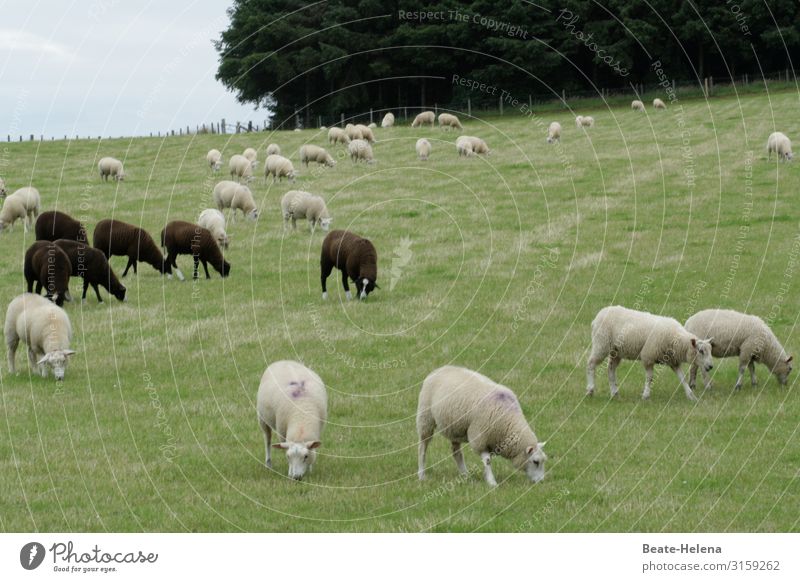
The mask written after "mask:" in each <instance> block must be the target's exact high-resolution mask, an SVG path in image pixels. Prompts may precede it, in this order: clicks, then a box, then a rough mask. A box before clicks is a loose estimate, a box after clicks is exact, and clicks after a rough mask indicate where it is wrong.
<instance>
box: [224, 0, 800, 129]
mask: <svg viewBox="0 0 800 582" xmlns="http://www.w3.org/2000/svg"><path fill="white" fill-rule="evenodd" d="M228 14H229V17H230V24H229V26H228V28H227V29H226V30H224V31H222V33H221V35H220V37H219V39H217V40H215V47H216V50H217V52H218V53H219V67H218V70H217V75H216V77H217V79H218V80H219V81H221V82H222V83H223V84H224V85H225V86H226V87H227V88H228V89H230V90H232V91H233V92H234V93H235V94H236V96H237V98H238V99H239V101H241V102H242V103H251V104H253V105H255V106H256V107H261V108H266V109H267V110H269V111H271V112H273V113H274V116H275V120H276V121H277V123H278V124H288V125H292V126H293V125H294V124H295V120H296V119H297V118H299V119H300V120H301V122H304V123H305V124H306V125H307V124H309V123H310V121H311V120H312V119H316V116H317V115H324V116H330V115H338V114H339V113H340V112H349V113H361V112H364V111H366V110H368V109H369V108H374V109H381V108H394V109H396V108H398V107H403V106H407V107H419V106H431V105H433V104H434V103H438V104H439V105H440V106H446V105H447V104H448V103H463V102H464V101H465V100H466V98H467V97H470V99H471V100H472V102H473V103H475V104H476V105H480V104H481V103H482V102H489V101H494V102H496V94H497V92H498V91H506V92H510V93H513V94H516V95H519V96H523V95H527V94H535V95H542V94H545V95H546V94H548V93H552V95H553V97H554V98H555V97H557V96H558V95H559V94H560V93H561V90H562V89H565V90H569V91H577V90H586V91H591V90H592V89H594V88H597V87H626V86H628V85H629V84H640V83H644V84H652V83H654V82H655V81H656V79H655V78H654V74H653V63H655V62H659V63H660V68H661V69H662V70H663V71H665V72H666V73H667V75H668V76H669V77H671V78H672V79H676V80H687V79H697V80H698V82H701V81H702V79H703V78H704V77H705V76H717V77H731V76H741V75H743V74H749V75H751V76H755V77H758V76H759V75H760V74H761V73H762V72H773V71H778V70H784V69H792V58H791V57H792V56H793V55H794V56H798V49H799V48H800V3H798V2H797V1H796V0H559V1H558V2H556V1H555V0H536V1H535V2H533V1H527V0H508V1H504V2H494V1H491V0H473V1H469V0H466V1H463V2H461V1H455V0H443V1H437V2H425V1H421V0H407V1H403V2H400V1H393V0H389V1H383V0H327V1H325V0H323V1H317V2H297V1H292V0H235V1H234V3H233V5H232V6H231V8H230V9H229V11H228ZM459 79H460V80H462V81H461V82H458V80H459ZM465 79H466V80H467V81H466V82H465V81H463V80H465ZM490 89H491V90H490ZM492 90H494V94H493V93H492Z"/></svg>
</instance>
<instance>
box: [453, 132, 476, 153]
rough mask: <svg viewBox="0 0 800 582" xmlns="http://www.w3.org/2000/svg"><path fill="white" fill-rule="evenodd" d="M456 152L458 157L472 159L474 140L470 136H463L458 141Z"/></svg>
mask: <svg viewBox="0 0 800 582" xmlns="http://www.w3.org/2000/svg"><path fill="white" fill-rule="evenodd" d="M456 151H457V152H458V157H461V156H467V157H470V156H472V155H473V154H474V152H473V151H472V140H471V139H470V137H469V136H468V135H462V136H460V137H459V138H458V139H457V140H456Z"/></svg>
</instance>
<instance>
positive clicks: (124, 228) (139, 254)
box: [92, 218, 172, 277]
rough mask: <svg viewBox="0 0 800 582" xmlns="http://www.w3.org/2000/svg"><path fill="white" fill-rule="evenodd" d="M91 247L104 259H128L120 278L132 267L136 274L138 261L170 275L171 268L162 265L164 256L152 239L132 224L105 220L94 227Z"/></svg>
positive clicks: (109, 219)
mask: <svg viewBox="0 0 800 582" xmlns="http://www.w3.org/2000/svg"><path fill="white" fill-rule="evenodd" d="M92 245H93V246H94V248H96V249H99V250H100V251H101V252H102V253H103V254H104V255H105V256H106V259H108V258H110V257H112V256H114V257H116V256H120V257H128V264H127V266H126V267H125V271H123V273H122V276H123V277H124V276H125V275H127V274H128V269H130V268H131V267H133V272H134V274H136V272H137V270H136V264H137V262H138V261H141V262H143V263H147V264H148V265H150V266H151V267H153V268H154V269H155V270H156V271H158V272H159V273H161V274H164V273H166V274H168V275H171V274H172V267H170V266H169V265H165V264H164V255H162V254H161V250H160V249H159V248H158V246H157V245H156V243H155V241H154V240H153V237H151V236H150V234H148V232H147V231H146V230H144V229H143V228H139V227H138V226H135V225H133V224H128V223H127V222H122V221H121V220H114V219H112V218H105V219H103V220H101V221H100V222H98V223H97V226H95V227H94V236H93V238H92Z"/></svg>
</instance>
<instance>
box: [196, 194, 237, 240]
mask: <svg viewBox="0 0 800 582" xmlns="http://www.w3.org/2000/svg"><path fill="white" fill-rule="evenodd" d="M231 184H236V182H231ZM237 186H238V184H237ZM242 187H243V188H244V186H242ZM197 224H198V225H200V226H202V227H203V228H205V229H207V230H208V231H209V232H211V235H212V236H213V237H214V238H215V239H216V241H217V243H218V244H219V246H221V247H223V248H226V249H227V248H228V244H229V243H230V239H229V238H228V233H226V232H225V215H224V214H222V211H221V210H217V209H216V208H206V209H205V210H203V212H201V213H200V217H199V218H198V219H197Z"/></svg>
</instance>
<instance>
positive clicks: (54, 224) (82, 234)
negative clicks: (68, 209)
mask: <svg viewBox="0 0 800 582" xmlns="http://www.w3.org/2000/svg"><path fill="white" fill-rule="evenodd" d="M60 238H68V239H70V240H76V241H78V242H87V241H88V240H89V235H88V234H86V229H85V228H84V227H83V224H81V223H80V222H79V221H77V220H75V219H74V218H72V217H71V216H70V215H69V214H65V213H64V212H59V211H58V210H48V211H47V212H42V213H41V214H40V215H39V218H37V219H36V240H50V241H53V240H58V239H60Z"/></svg>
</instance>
